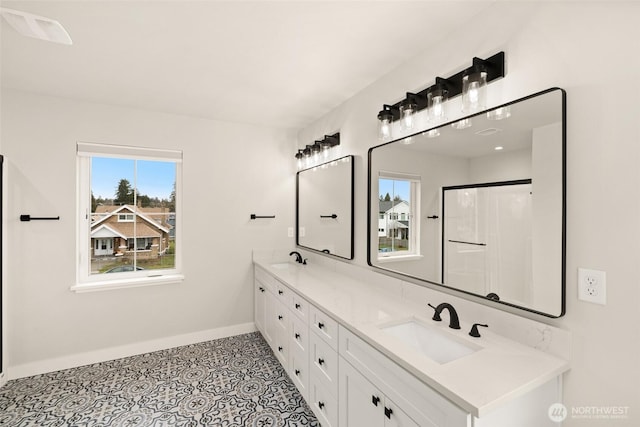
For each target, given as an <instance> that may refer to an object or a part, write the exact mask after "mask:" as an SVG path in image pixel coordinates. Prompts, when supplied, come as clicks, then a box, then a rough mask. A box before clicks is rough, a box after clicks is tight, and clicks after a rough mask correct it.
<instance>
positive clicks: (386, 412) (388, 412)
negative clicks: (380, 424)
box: [384, 406, 393, 419]
mask: <svg viewBox="0 0 640 427" xmlns="http://www.w3.org/2000/svg"><path fill="white" fill-rule="evenodd" d="M391 414H393V409H391V408H387V407H386V406H385V407H384V416H385V417H387V418H389V419H391Z"/></svg>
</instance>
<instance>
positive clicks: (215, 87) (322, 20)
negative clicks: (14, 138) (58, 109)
mask: <svg viewBox="0 0 640 427" xmlns="http://www.w3.org/2000/svg"><path fill="white" fill-rule="evenodd" d="M492 3H493V1H482V0H470V1H413V2H404V1H393V0H387V1H373V2H358V1H336V2H329V1H292V2H284V1H265V0H262V1H255V2H248V1H213V0H210V1H184V0H176V1H142V0H140V1H115V0H110V1H86V0H85V1H41V2H31V1H3V2H2V6H3V7H7V8H12V9H18V10H23V11H27V12H30V13H34V14H37V15H41V16H45V17H48V18H52V19H55V20H57V21H59V22H60V23H61V24H62V25H63V26H64V27H65V28H66V30H67V31H68V32H69V34H70V36H71V38H72V39H73V45H72V46H65V45H58V44H54V43H48V42H44V41H41V40H37V39H32V38H27V37H23V36H20V35H19V34H17V33H16V32H15V31H14V30H13V29H12V28H11V27H9V26H8V25H7V24H6V23H4V22H2V24H0V25H1V26H2V29H1V49H2V50H1V51H0V61H1V63H2V69H1V72H2V74H1V79H2V86H3V87H8V88H13V89H19V90H25V91H29V92H35V93H41V94H47V95H54V96H61V97H66V98H72V99H78V100H84V101H91V102H98V103H106V104H113V105H121V106H128V107H134V108H140V109H146V110H153V111H161V112H167V113H175V114H184V115H189V116H196V117H206V118H214V119H219V120H227V121H235V122H243V123H251V124H260V125H270V126H275V127H284V128H301V127H304V126H305V125H307V124H309V123H311V122H313V121H314V120H316V119H318V118H319V117H321V116H322V115H324V114H326V113H327V112H328V111H330V110H331V109H333V108H335V107H336V106H338V105H339V104H341V103H342V102H344V101H345V100H347V99H348V98H350V97H351V96H353V95H354V94H356V93H357V92H359V91H360V90H362V89H363V88H365V87H366V86H368V85H369V84H371V83H373V82H374V81H376V80H377V79H379V78H380V77H382V76H383V75H385V74H387V73H388V72H390V71H391V70H393V69H395V68H396V67H398V66H399V65H401V64H402V63H404V62H405V61H407V60H409V59H411V58H412V57H414V56H415V55H417V54H419V53H420V52H422V51H424V50H426V49H427V48H429V47H430V46H432V45H433V44H434V43H437V42H438V41H439V40H441V39H442V38H443V37H445V36H446V35H447V34H450V33H452V32H454V31H456V30H459V29H460V28H462V27H463V26H464V22H466V21H467V20H469V19H471V18H472V17H473V16H475V15H476V14H478V13H479V12H481V11H482V10H484V9H486V8H487V7H489V6H490V5H491V4H492Z"/></svg>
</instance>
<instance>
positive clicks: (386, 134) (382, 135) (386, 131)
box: [378, 118, 393, 141]
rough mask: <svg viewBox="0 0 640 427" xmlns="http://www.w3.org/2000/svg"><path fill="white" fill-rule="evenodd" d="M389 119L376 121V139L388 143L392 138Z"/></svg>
mask: <svg viewBox="0 0 640 427" xmlns="http://www.w3.org/2000/svg"><path fill="white" fill-rule="evenodd" d="M392 136H393V135H392V132H391V119H389V118H382V119H380V120H378V139H380V140H381V141H389V140H391V138H392Z"/></svg>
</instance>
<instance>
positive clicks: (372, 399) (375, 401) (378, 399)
mask: <svg viewBox="0 0 640 427" xmlns="http://www.w3.org/2000/svg"><path fill="white" fill-rule="evenodd" d="M371 403H373V404H374V405H376V406H378V403H380V398H379V397H378V396H371Z"/></svg>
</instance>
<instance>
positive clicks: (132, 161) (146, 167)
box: [72, 143, 182, 291]
mask: <svg viewBox="0 0 640 427" xmlns="http://www.w3.org/2000/svg"><path fill="white" fill-rule="evenodd" d="M77 148H78V152H77V154H78V185H77V188H78V195H77V196H78V202H77V206H78V224H79V228H78V232H77V235H78V237H77V252H78V257H77V259H78V268H77V283H76V285H75V286H73V287H72V289H73V290H76V291H87V290H96V289H109V288H114V287H118V288H119V287H125V286H140V285H146V284H155V283H167V282H176V281H180V280H181V279H182V274H181V252H182V245H181V233H180V228H179V227H180V219H181V214H180V203H179V202H180V196H181V194H180V188H181V187H180V178H181V170H182V152H180V151H170V150H153V149H146V148H135V147H123V146H114V145H100V144H91V143H78V146H77Z"/></svg>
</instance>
